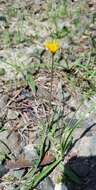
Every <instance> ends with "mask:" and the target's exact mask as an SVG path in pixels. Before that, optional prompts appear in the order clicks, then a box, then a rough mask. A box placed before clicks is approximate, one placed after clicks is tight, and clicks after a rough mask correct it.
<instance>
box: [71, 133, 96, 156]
mask: <svg viewBox="0 0 96 190" xmlns="http://www.w3.org/2000/svg"><path fill="white" fill-rule="evenodd" d="M82 147H83V148H82ZM73 149H75V150H76V151H77V152H78V156H80V157H81V156H83V157H84V156H86V157H88V156H89V157H90V156H96V135H93V136H84V137H83V138H81V139H80V140H79V141H78V142H77V143H76V145H75V147H74V148H73Z"/></svg>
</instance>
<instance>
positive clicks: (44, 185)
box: [38, 177, 54, 190]
mask: <svg viewBox="0 0 96 190" xmlns="http://www.w3.org/2000/svg"><path fill="white" fill-rule="evenodd" d="M38 188H39V189H41V190H54V185H53V182H52V180H51V178H50V177H46V178H45V179H44V180H43V181H42V182H41V183H40V184H39V185H38Z"/></svg>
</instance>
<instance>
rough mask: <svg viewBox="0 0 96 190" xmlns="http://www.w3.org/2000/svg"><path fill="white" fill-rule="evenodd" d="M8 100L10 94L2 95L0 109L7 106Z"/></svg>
mask: <svg viewBox="0 0 96 190" xmlns="http://www.w3.org/2000/svg"><path fill="white" fill-rule="evenodd" d="M7 102H8V95H3V96H2V95H0V111H1V110H2V109H3V108H4V107H5V106H6V104H7Z"/></svg>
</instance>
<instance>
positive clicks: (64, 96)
mask: <svg viewBox="0 0 96 190" xmlns="http://www.w3.org/2000/svg"><path fill="white" fill-rule="evenodd" d="M70 96H71V95H70V93H69V92H68V91H67V89H66V87H65V85H64V82H63V81H62V80H60V82H59V83H58V88H57V97H58V99H59V101H61V102H65V101H68V100H69V99H70Z"/></svg>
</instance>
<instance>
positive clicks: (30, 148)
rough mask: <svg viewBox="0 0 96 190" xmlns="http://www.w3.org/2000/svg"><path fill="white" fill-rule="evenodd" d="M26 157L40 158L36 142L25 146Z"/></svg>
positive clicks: (29, 158)
mask: <svg viewBox="0 0 96 190" xmlns="http://www.w3.org/2000/svg"><path fill="white" fill-rule="evenodd" d="M24 157H25V159H26V160H34V159H38V155H37V151H36V148H35V145H34V144H28V145H26V146H25V147H24Z"/></svg>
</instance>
